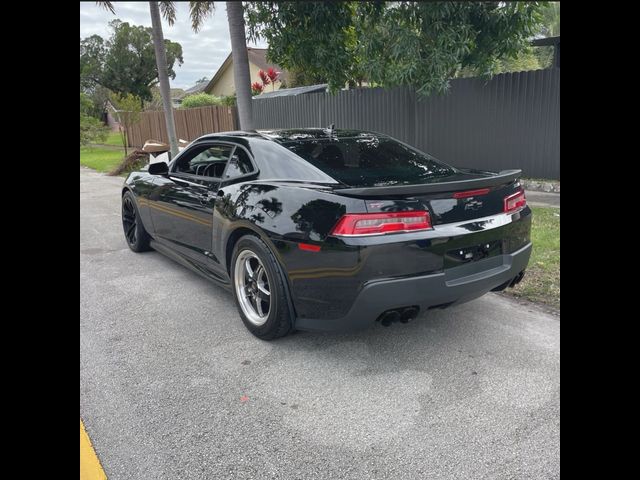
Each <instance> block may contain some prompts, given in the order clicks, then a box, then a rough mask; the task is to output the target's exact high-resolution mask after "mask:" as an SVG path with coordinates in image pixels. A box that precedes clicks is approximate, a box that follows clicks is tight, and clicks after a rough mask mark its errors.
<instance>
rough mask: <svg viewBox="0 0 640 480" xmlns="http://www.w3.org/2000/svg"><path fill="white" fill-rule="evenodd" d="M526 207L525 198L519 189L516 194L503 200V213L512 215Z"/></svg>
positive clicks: (522, 191)
mask: <svg viewBox="0 0 640 480" xmlns="http://www.w3.org/2000/svg"><path fill="white" fill-rule="evenodd" d="M526 205H527V198H526V197H525V196H524V190H523V189H522V188H521V189H520V190H519V191H518V192H516V193H513V194H511V195H509V196H508V197H505V198H504V213H512V212H515V211H517V210H520V209H522V208H524V207H525V206H526Z"/></svg>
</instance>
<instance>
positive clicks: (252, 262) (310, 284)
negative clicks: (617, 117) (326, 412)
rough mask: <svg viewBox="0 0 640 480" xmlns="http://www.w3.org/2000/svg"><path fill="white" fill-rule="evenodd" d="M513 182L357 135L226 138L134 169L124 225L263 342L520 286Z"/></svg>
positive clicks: (398, 317) (520, 237)
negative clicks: (208, 290)
mask: <svg viewBox="0 0 640 480" xmlns="http://www.w3.org/2000/svg"><path fill="white" fill-rule="evenodd" d="M520 174H521V172H520V170H506V171H502V172H500V173H493V172H487V171H479V170H469V169H459V168H454V167H452V166H449V165H447V164H445V163H443V162H441V161H438V160H436V159H434V158H433V157H431V156H430V155H427V154H425V153H422V152H420V151H418V150H416V149H414V148H412V147H410V146H408V145H406V144H404V143H402V142H399V141H397V140H394V139H393V138H390V137H388V136H386V135H381V134H378V133H371V132H364V131H353V130H334V129H333V128H327V129H298V130H272V131H253V132H224V133H216V134H211V135H205V136H203V137H200V138H198V139H197V140H195V141H194V142H192V143H191V144H190V145H189V146H188V147H186V148H185V149H184V150H183V151H181V152H180V153H179V154H178V155H176V157H175V158H173V159H172V160H171V161H170V162H169V163H168V164H167V163H165V162H156V163H151V164H150V165H149V166H148V167H147V169H146V170H142V171H136V172H133V173H131V174H130V175H129V176H128V178H127V180H126V181H125V184H124V187H123V189H122V223H123V227H124V233H125V237H126V241H127V243H128V245H129V247H130V248H131V250H133V251H134V252H141V251H144V250H148V249H151V248H153V249H155V250H157V251H158V252H161V253H163V254H165V255H167V256H169V257H171V258H173V259H174V260H176V261H178V262H180V263H182V264H183V265H185V266H187V267H189V268H191V269H193V270H194V271H196V272H198V273H200V274H201V275H203V276H205V277H206V278H208V279H211V280H213V281H215V282H216V283H218V284H220V285H223V286H225V287H227V288H229V289H230V290H231V291H232V292H233V295H234V297H235V300H236V303H237V306H238V311H239V313H240V316H241V318H242V321H243V322H244V324H245V325H246V327H247V328H248V329H249V330H250V331H251V332H252V333H253V334H254V335H256V336H257V337H259V338H262V339H273V338H276V337H281V336H283V335H286V334H287V333H288V332H291V331H292V330H294V329H300V330H329V329H342V328H352V327H362V326H366V325H370V324H373V323H374V322H376V321H378V322H379V323H381V324H382V325H385V326H388V325H389V324H391V323H393V322H401V323H406V322H408V321H409V320H411V319H412V318H415V317H416V316H417V315H418V314H419V313H421V312H424V311H426V310H428V309H430V308H444V307H448V306H451V305H454V304H458V303H462V302H466V301H468V300H471V299H474V298H477V297H479V296H481V295H483V294H485V293H486V292H489V291H497V290H502V289H505V288H507V287H509V286H513V285H514V284H516V283H518V282H519V281H520V280H521V279H522V276H523V275H524V270H525V268H526V266H527V263H528V262H529V256H530V254H531V242H530V230H531V210H530V208H529V207H528V206H527V203H526V199H525V195H524V190H523V188H522V187H521V185H520V183H519V176H520Z"/></svg>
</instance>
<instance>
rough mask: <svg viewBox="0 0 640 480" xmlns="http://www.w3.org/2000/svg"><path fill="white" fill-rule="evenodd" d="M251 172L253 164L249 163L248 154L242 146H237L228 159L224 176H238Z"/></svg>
mask: <svg viewBox="0 0 640 480" xmlns="http://www.w3.org/2000/svg"><path fill="white" fill-rule="evenodd" d="M251 172H253V165H251V160H250V159H249V154H248V153H247V152H246V151H245V150H244V149H243V148H240V147H237V148H236V149H235V150H234V152H233V155H231V158H230V159H229V166H228V167H227V171H226V173H225V174H224V178H234V177H239V176H241V175H246V174H247V173H251Z"/></svg>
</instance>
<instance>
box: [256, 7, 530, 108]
mask: <svg viewBox="0 0 640 480" xmlns="http://www.w3.org/2000/svg"><path fill="white" fill-rule="evenodd" d="M541 10H542V4H541V3H540V2H405V1H401V2H380V1H377V2H249V3H248V5H247V7H246V15H247V23H248V26H249V37H250V38H251V39H254V40H255V39H257V38H264V39H265V40H266V41H267V43H268V44H269V50H268V57H269V59H270V60H271V61H273V62H275V63H278V64H279V65H282V66H283V67H284V68H287V69H296V70H298V71H303V72H305V73H306V74H308V75H313V76H316V77H319V78H326V79H327V80H328V83H329V87H330V89H332V90H334V91H335V90H336V89H338V88H340V87H342V86H343V85H344V84H345V83H346V82H350V83H352V84H354V83H358V82H360V81H362V79H363V78H366V79H367V80H368V81H369V82H372V83H375V84H377V85H381V86H385V87H393V86H397V85H411V86H413V87H415V88H416V90H417V91H418V92H419V93H421V94H425V95H426V94H429V93H430V92H433V91H437V92H441V91H444V90H446V88H447V87H448V83H449V79H450V78H452V77H454V76H455V75H456V73H457V72H458V71H459V70H461V69H463V68H465V67H467V68H471V69H474V70H475V71H478V72H481V73H483V74H492V73H495V72H496V71H498V69H499V61H500V60H503V59H508V58H513V57H516V56H517V55H518V53H519V52H520V51H521V50H523V49H524V48H526V46H527V45H528V41H529V38H531V37H532V36H533V35H534V34H535V33H536V32H537V31H539V29H540V25H541V20H542V14H541Z"/></svg>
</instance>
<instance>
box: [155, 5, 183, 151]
mask: <svg viewBox="0 0 640 480" xmlns="http://www.w3.org/2000/svg"><path fill="white" fill-rule="evenodd" d="M149 10H150V11H151V26H152V30H153V47H154V49H155V51H156V64H157V66H158V80H160V95H161V96H162V104H163V106H164V119H165V122H166V124H167V134H168V135H169V146H170V147H171V157H172V158H173V157H175V156H176V155H177V154H178V139H177V136H176V124H175V122H174V121H173V106H172V105H171V91H170V89H169V73H168V72H167V52H166V50H165V46H164V35H163V34H162V22H161V21H160V9H159V8H158V2H149Z"/></svg>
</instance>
